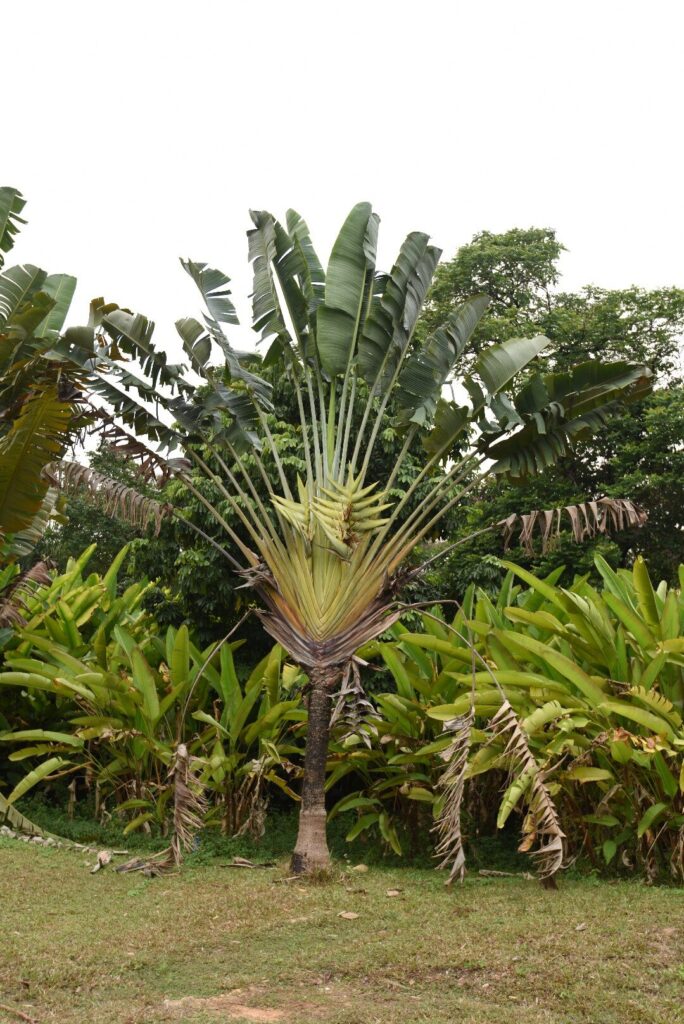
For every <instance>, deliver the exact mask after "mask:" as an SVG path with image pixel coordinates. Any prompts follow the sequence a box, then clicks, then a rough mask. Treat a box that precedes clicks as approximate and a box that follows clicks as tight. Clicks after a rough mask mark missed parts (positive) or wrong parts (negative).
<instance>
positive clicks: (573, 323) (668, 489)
mask: <svg viewBox="0 0 684 1024" xmlns="http://www.w3.org/2000/svg"><path fill="white" fill-rule="evenodd" d="M562 251H563V246H562V245H561V244H560V243H559V242H558V241H557V240H556V236H555V232H553V231H552V230H550V229H530V230H528V231H522V230H518V229H514V230H512V231H508V232H505V233H503V234H500V235H493V234H491V233H489V232H483V233H481V234H478V235H476V236H475V237H474V239H473V241H472V242H471V243H470V244H468V245H465V246H463V247H462V248H461V249H460V250H459V251H458V253H457V254H456V256H455V257H454V259H453V260H452V261H451V262H449V263H444V264H442V265H441V266H440V267H439V268H438V270H437V273H436V275H435V277H436V280H435V285H434V286H433V288H432V289H431V292H430V294H429V296H428V303H427V312H426V315H425V317H424V324H425V326H424V329H427V327H428V326H429V325H430V324H432V323H434V322H435V321H437V320H439V319H440V318H442V317H444V316H445V315H447V314H448V312H449V310H451V309H454V308H455V307H456V306H457V305H458V303H459V301H461V299H462V297H463V295H465V294H468V293H469V292H470V291H471V290H472V289H473V288H475V287H480V286H482V285H483V284H486V285H487V286H488V287H489V288H491V289H492V291H493V293H494V295H495V301H494V302H493V303H492V306H491V307H490V310H489V311H488V312H487V314H486V316H485V317H483V319H482V321H481V322H480V325H479V326H478V329H477V334H476V339H480V340H485V339H487V338H495V339H501V338H506V337H510V336H512V335H514V334H516V333H519V332H520V331H521V330H524V329H526V330H540V331H543V333H544V334H546V335H547V336H548V337H549V338H550V339H551V342H552V344H551V345H550V346H549V348H548V349H546V350H545V352H544V353H543V355H542V356H541V357H540V358H541V359H542V360H544V361H545V362H546V363H547V365H549V366H551V367H553V369H554V370H560V371H565V370H568V369H569V368H570V367H571V366H572V365H573V364H574V363H575V362H576V361H578V360H582V359H589V358H593V359H602V360H603V359H605V360H615V359H617V360H627V361H630V360H635V361H639V362H643V363H644V364H645V365H647V366H648V367H649V368H650V369H651V371H652V372H653V374H654V380H655V390H654V392H653V394H652V395H648V396H646V397H645V398H644V399H643V400H642V401H641V402H638V403H635V404H634V405H633V406H631V407H630V412H629V416H626V417H618V418H615V419H612V420H610V421H609V422H608V423H607V424H606V425H605V426H604V428H602V430H601V431H600V432H599V433H597V434H596V435H594V436H592V437H591V438H589V439H586V440H583V441H581V442H579V443H578V444H577V445H576V446H575V448H574V451H573V452H572V453H571V454H570V455H569V456H568V457H567V458H565V459H563V460H562V461H561V462H559V463H558V464H557V465H556V466H553V467H549V469H548V470H547V472H545V473H544V474H543V476H538V477H536V478H534V479H531V480H529V481H526V484H525V490H524V492H521V490H520V488H519V487H517V486H515V485H510V484H507V483H506V482H504V481H501V480H497V481H496V484H495V485H493V484H491V483H486V484H485V485H484V486H483V487H482V488H481V489H479V490H478V491H477V495H476V500H475V501H470V502H469V503H468V507H467V508H464V509H462V510H461V511H460V516H461V521H460V523H457V524H456V525H455V536H460V535H464V534H468V533H470V532H472V530H473V529H474V528H477V526H478V525H479V524H481V523H482V522H489V521H492V520H496V519H497V518H502V517H504V516H505V515H507V514H508V513H510V512H519V513H523V512H526V511H528V510H529V509H531V508H539V509H542V508H551V507H556V506H559V505H569V504H575V503H576V502H579V501H582V500H584V499H585V498H587V497H599V496H601V495H607V496H613V497H631V498H632V499H633V500H634V501H637V502H639V503H641V504H642V505H643V506H644V507H645V508H646V509H647V511H648V513H649V520H648V522H647V524H646V525H645V526H644V527H642V528H640V529H638V530H627V531H625V532H624V533H622V534H618V535H617V536H616V537H614V538H613V539H611V540H607V539H606V538H597V539H596V540H595V541H593V542H590V543H589V544H587V545H586V546H584V547H577V546H576V545H574V544H572V542H571V539H570V537H569V535H568V534H566V535H563V534H562V535H561V537H560V538H559V541H558V544H557V547H556V550H555V551H554V552H551V553H547V554H545V555H543V556H542V555H541V554H539V555H538V556H537V557H531V556H530V554H529V552H527V551H525V550H523V549H521V548H516V549H514V551H513V552H512V557H513V558H515V559H516V560H517V561H519V562H520V563H521V564H524V565H528V566H530V565H536V567H537V569H538V570H539V571H544V570H546V571H550V570H551V569H552V568H554V567H555V566H556V565H560V564H566V565H567V566H568V577H571V576H572V574H573V573H575V572H577V573H585V572H589V573H591V574H594V573H595V569H594V554H595V553H596V551H599V552H600V553H602V554H603V555H604V557H606V558H607V559H608V561H609V562H610V563H611V564H613V565H616V566H617V565H624V564H628V563H629V562H630V560H631V559H632V558H633V557H634V554H635V553H636V552H640V553H642V554H643V555H644V557H645V558H646V560H647V561H648V563H649V565H650V568H651V570H652V573H653V575H654V576H655V577H656V578H666V579H668V580H669V581H670V582H672V581H674V580H675V579H676V573H677V565H678V564H679V563H680V562H681V561H682V559H683V558H684V523H683V520H682V516H681V512H680V510H681V508H682V506H683V504H684V475H683V474H682V472H681V463H682V454H681V453H682V445H683V443H684V420H683V419H682V416H681V410H682V402H683V401H684V392H683V390H682V350H681V342H682V331H683V328H684V291H683V290H682V289H679V288H661V289H654V290H646V289H643V288H637V287H630V288H625V289H615V290H607V289H603V288H599V287H596V286H589V287H586V288H583V289H581V290H580V291H579V292H578V293H568V292H556V291H554V287H555V286H556V285H557V284H558V282H559V280H560V277H559V272H558V269H557V261H558V258H559V256H560V254H561V252H562ZM506 273H510V275H511V279H510V283H509V284H507V281H506ZM502 553H503V547H502V543H501V541H500V539H498V538H496V537H495V536H494V535H486V536H483V537H480V538H478V539H477V540H476V541H475V542H474V544H473V545H471V546H469V548H468V550H467V551H465V552H463V553H461V552H459V554H458V556H454V557H453V558H451V559H449V560H447V561H445V562H444V563H443V564H442V565H441V566H440V568H438V569H437V568H436V569H435V574H436V575H435V577H434V578H433V583H434V584H435V586H436V588H437V589H438V590H439V591H440V592H441V593H443V594H446V593H449V594H450V596H458V595H459V594H461V593H462V592H463V589H464V588H465V586H466V585H467V584H468V583H469V582H470V581H472V580H475V581H477V582H478V583H480V584H482V585H485V586H488V585H496V583H498V581H499V580H500V578H501V573H500V570H499V569H498V567H497V566H496V564H495V562H494V561H493V559H492V557H491V556H499V555H501V554H502Z"/></svg>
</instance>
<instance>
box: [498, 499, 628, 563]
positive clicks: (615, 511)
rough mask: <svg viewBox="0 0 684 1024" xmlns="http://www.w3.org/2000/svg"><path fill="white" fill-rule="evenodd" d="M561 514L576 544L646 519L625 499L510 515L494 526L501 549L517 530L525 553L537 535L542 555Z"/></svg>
mask: <svg viewBox="0 0 684 1024" xmlns="http://www.w3.org/2000/svg"><path fill="white" fill-rule="evenodd" d="M564 514H565V515H566V516H567V518H568V519H569V520H570V528H571V530H572V538H573V540H574V541H575V542H576V543H577V544H581V543H582V541H585V540H588V539H590V538H592V537H595V536H596V535H597V534H600V533H602V534H607V533H619V532H620V531H621V530H626V529H628V528H629V527H634V526H643V525H644V523H645V522H646V519H647V515H646V512H645V511H644V510H643V509H642V508H640V507H639V506H638V505H635V503H634V502H633V501H630V500H629V499H628V498H599V499H598V500H597V501H584V502H582V503H581V504H579V505H564V506H562V507H560V508H547V509H544V510H543V511H538V510H535V511H533V512H528V513H526V514H524V515H517V514H516V513H514V514H513V515H510V516H507V518H506V519H502V520H501V522H499V523H497V526H498V527H499V528H500V529H501V531H502V533H503V539H504V547H505V548H506V549H508V548H509V547H510V546H511V543H512V541H513V537H514V535H515V533H516V531H517V532H518V543H519V544H520V546H521V547H522V548H524V549H525V551H526V552H527V553H528V554H530V555H531V554H534V537H535V533H537V534H538V535H539V536H540V538H541V548H542V554H545V553H546V552H547V551H548V550H549V549H550V548H551V546H552V545H553V543H554V542H555V541H556V539H557V538H558V535H559V534H560V532H561V529H562V528H563V525H564Z"/></svg>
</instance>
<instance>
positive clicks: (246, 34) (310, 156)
mask: <svg viewBox="0 0 684 1024" xmlns="http://www.w3.org/2000/svg"><path fill="white" fill-rule="evenodd" d="M0 24H1V26H2V36H3V45H2V62H1V65H0V66H1V68H2V88H3V98H2V128H1V136H0V138H1V139H2V142H1V143H0V145H1V147H2V148H1V154H2V155H1V158H0V168H1V173H0V184H7V185H13V186H15V187H17V188H19V189H21V190H22V192H23V193H24V195H25V196H26V197H27V199H28V201H29V203H28V206H27V210H26V215H27V217H28V218H29V225H28V226H27V227H26V228H25V229H24V232H23V234H22V238H21V241H20V243H19V245H18V246H17V247H16V249H15V252H14V259H15V261H16V262H33V263H38V264H39V265H41V266H43V267H45V269H47V270H49V271H51V272H57V271H67V272H69V273H73V274H75V275H76V276H77V277H78V279H79V288H78V291H77V294H76V300H75V303H74V306H73V308H72V316H71V321H72V322H80V321H83V320H85V319H86V316H87V306H88V302H89V300H90V299H91V298H92V297H93V296H95V295H104V296H105V297H106V298H107V299H108V300H110V301H116V302H118V303H119V304H121V305H126V306H129V307H131V308H133V309H135V310H136V311H139V312H144V313H145V314H146V315H148V316H150V317H151V318H152V319H154V320H155V321H156V322H157V336H156V337H157V342H158V343H160V342H162V341H164V340H165V339H168V341H169V342H171V343H172V345H173V347H174V349H175V348H176V343H175V331H174V329H173V321H174V320H175V319H176V318H178V317H179V316H186V315H193V314H196V313H197V311H198V308H199V301H198V300H199V295H198V293H196V292H195V290H194V286H193V285H192V283H191V282H190V280H189V278H186V275H185V274H184V273H183V271H182V269H181V268H180V265H179V264H178V259H177V258H178V257H179V256H190V257H191V258H192V259H195V260H204V261H206V262H208V263H211V264H213V265H215V266H218V267H220V268H221V269H222V270H224V271H225V272H226V273H228V274H229V275H230V276H231V277H232V278H233V282H234V292H235V298H236V304H237V306H238V311H239V312H240V314H241V319H243V321H247V322H248V320H249V303H248V300H247V295H248V293H249V291H250V285H251V276H250V272H249V269H248V264H247V259H246V257H247V247H246V240H245V231H246V229H247V227H248V226H249V221H248V210H249V208H250V207H253V208H257V209H258V208H265V209H269V210H271V211H272V212H273V213H275V214H276V215H281V216H282V215H284V213H285V210H286V209H287V208H288V207H289V206H293V207H295V209H298V210H299V211H300V213H302V215H303V216H304V217H305V218H306V219H307V221H308V222H309V226H310V228H311V231H312V234H313V237H314V241H315V243H316V245H317V247H318V249H319V252H320V254H321V255H322V256H323V255H325V256H326V257H327V253H328V252H329V248H330V245H331V243H332V241H333V238H334V235H335V233H336V230H337V229H338V227H339V225H340V223H341V222H342V220H343V218H344V216H345V215H346V213H347V212H348V210H349V208H350V207H351V206H352V205H353V204H354V203H355V202H358V201H359V200H361V199H368V200H370V201H371V202H372V203H373V205H374V207H375V209H376V210H377V211H378V213H379V214H380V216H381V218H382V223H381V228H380V233H381V239H380V254H379V255H380V261H379V263H380V266H382V267H383V268H385V269H388V268H389V266H390V265H391V263H392V261H393V257H394V255H395V252H396V250H397V248H398V246H399V244H400V242H401V240H402V238H403V237H404V235H405V234H406V233H407V232H408V231H410V230H413V229H420V230H425V231H428V232H429V233H430V234H431V235H432V237H433V239H434V241H435V242H436V244H438V245H440V246H441V247H442V248H443V249H444V252H445V256H447V257H450V256H452V255H453V253H454V251H455V250H456V249H457V247H458V246H459V245H460V244H462V243H464V242H466V241H468V240H469V239H470V237H471V236H472V235H473V234H474V233H475V232H476V231H479V230H482V229H489V230H492V231H503V230H506V229H507V228H510V227H514V226H518V227H528V226H530V225H535V226H540V227H546V226H551V227H555V228H556V229H557V231H558V236H559V238H560V239H561V240H562V241H563V242H564V243H565V245H566V246H567V247H568V249H569V252H568V253H567V254H566V255H565V256H564V257H563V260H562V264H561V268H562V271H563V275H564V276H563V285H564V286H565V287H567V288H576V287H579V286H580V285H582V284H585V283H589V282H592V283H596V284H601V285H604V286H608V287H620V286H626V285H629V284H632V283H637V284H641V285H645V286H650V287H656V286H659V285H669V284H678V285H684V263H683V259H682V249H683V247H684V203H683V201H682V141H681V140H682V114H683V102H682V100H683V89H682V86H683V78H684V74H683V71H682V68H683V62H682V38H683V30H684V4H682V3H681V0H650V2H649V3H644V2H643V0H640V2H631V0H627V2H625V0H615V2H613V0H600V2H598V0H592V2H586V0H554V2H550V0H543V2H535V0H512V2H511V0H508V2H505V0H503V2H496V0H488V2H483V0H481V2H479V3H477V2H476V3H473V2H472V0H469V2H468V3H463V2H461V0H445V2H441V0H414V2H405V0H391V2H386V0H344V2H335V0H328V2H326V0H318V2H308V0H251V2H244V0H233V2H229V0H225V2H220V0H192V2H188V0H185V2H175V0H163V2H161V0H135V2H131V0H116V2H112V0H98V2H93V0H89V2H77V0H61V2H59V3H55V2H54V0H32V2H31V3H27V2H24V3H20V4H17V3H15V4H11V5H9V4H8V5H3V11H2V18H1V22H0ZM250 337H252V336H251V335H250V334H247V335H244V334H243V335H242V336H241V337H239V338H237V339H236V341H237V342H238V344H241V345H242V346H243V347H244V344H245V338H247V339H249V338H250Z"/></svg>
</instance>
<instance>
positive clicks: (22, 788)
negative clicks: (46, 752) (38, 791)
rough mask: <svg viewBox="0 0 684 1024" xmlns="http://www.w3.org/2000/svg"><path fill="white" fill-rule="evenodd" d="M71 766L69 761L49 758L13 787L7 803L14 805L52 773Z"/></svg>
mask: <svg viewBox="0 0 684 1024" xmlns="http://www.w3.org/2000/svg"><path fill="white" fill-rule="evenodd" d="M69 764H71V762H70V761H65V760H64V758H61V757H50V758H48V760H47V761H43V762H42V764H39V765H38V767H37V768H34V769H33V771H31V772H29V773H28V775H25V776H24V778H23V779H22V780H21V782H18V783H17V785H16V786H15V787H14V789H13V790H12V792H11V793H10V795H9V796H8V797H7V803H8V804H13V803H16V801H17V800H19V799H20V798H21V797H22V796H24V795H25V794H26V793H28V791H29V790H30V789H33V787H34V786H36V785H37V784H38V783H39V782H42V781H43V779H45V778H47V776H48V775H52V774H53V773H54V772H57V771H59V770H60V768H64V767H66V766H67V765H69Z"/></svg>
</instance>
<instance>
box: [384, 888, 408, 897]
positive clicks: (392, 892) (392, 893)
mask: <svg viewBox="0 0 684 1024" xmlns="http://www.w3.org/2000/svg"><path fill="white" fill-rule="evenodd" d="M403 891H404V890H403V889H388V890H387V892H386V893H385V896H400V895H401V893H402V892H403Z"/></svg>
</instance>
